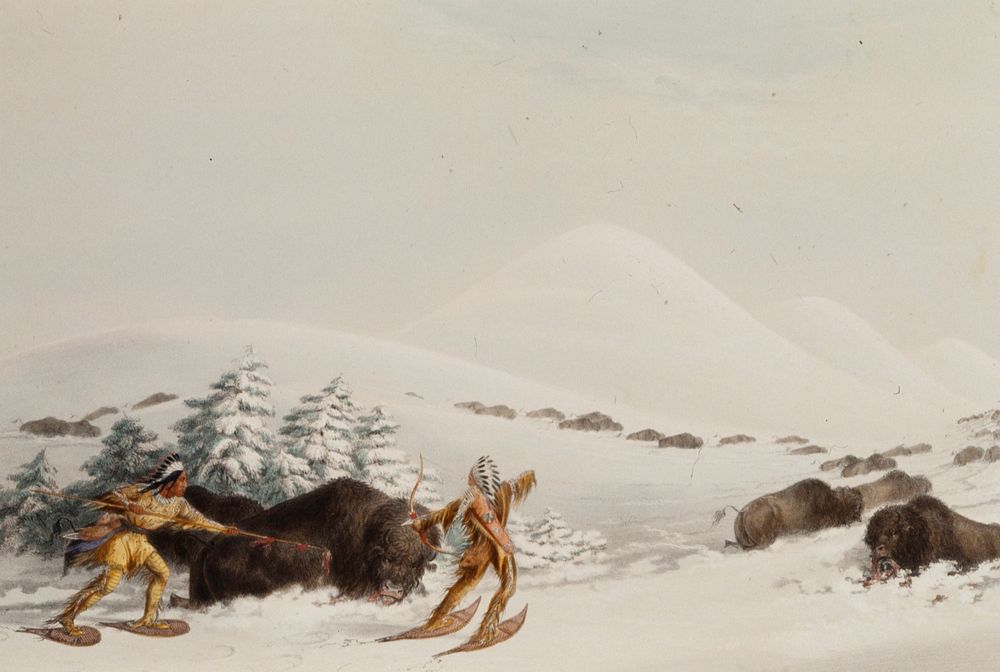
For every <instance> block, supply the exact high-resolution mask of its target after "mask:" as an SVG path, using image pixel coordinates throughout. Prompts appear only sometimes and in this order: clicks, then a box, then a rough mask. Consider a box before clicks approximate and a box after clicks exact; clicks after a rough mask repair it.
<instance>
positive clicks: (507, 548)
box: [469, 492, 514, 555]
mask: <svg viewBox="0 0 1000 672" xmlns="http://www.w3.org/2000/svg"><path fill="white" fill-rule="evenodd" d="M469 511H471V512H472V515H474V516H475V517H476V519H477V520H478V521H479V522H480V523H481V524H482V526H483V527H484V528H486V531H487V532H489V533H490V536H491V537H493V540H494V541H495V542H497V544H499V545H500V548H502V549H503V550H504V552H505V553H507V554H508V555H509V554H511V553H513V552H514V544H513V543H512V542H511V540H510V537H509V536H507V530H505V529H504V527H503V525H501V524H500V519H499V518H497V514H496V513H495V512H494V511H493V507H491V506H490V503H489V502H488V501H486V496H485V495H483V493H482V492H480V493H479V494H477V495H476V498H475V499H474V500H472V504H470V505H469Z"/></svg>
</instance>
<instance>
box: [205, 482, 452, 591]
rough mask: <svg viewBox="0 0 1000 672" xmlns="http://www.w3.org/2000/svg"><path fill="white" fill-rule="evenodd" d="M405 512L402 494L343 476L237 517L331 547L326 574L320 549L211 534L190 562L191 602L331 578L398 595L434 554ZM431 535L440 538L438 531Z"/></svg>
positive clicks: (247, 524)
mask: <svg viewBox="0 0 1000 672" xmlns="http://www.w3.org/2000/svg"><path fill="white" fill-rule="evenodd" d="M408 513H409V509H408V506H407V503H406V501H405V500H404V499H400V498H393V497H390V496H389V495H387V494H385V493H384V492H382V491H380V490H376V489H375V488H372V487H371V486H369V485H366V484H364V483H361V482H360V481H355V480H352V479H348V478H340V479H337V480H335V481H331V482H329V483H327V484H325V485H322V486H320V487H318V488H316V489H315V490H313V491H311V492H307V493H305V494H302V495H299V496H298V497H293V498H292V499H289V500H287V501H284V502H281V503H280V504H276V505H275V506H273V507H271V508H270V509H267V510H265V511H262V512H260V513H257V514H256V515H253V516H250V517H249V518H245V519H242V520H240V521H239V522H238V524H239V527H240V529H241V530H245V531H248V532H254V533H257V534H261V535H266V536H268V537H276V538H281V539H287V540H291V541H295V542H300V543H305V544H311V545H313V546H318V547H320V548H322V549H325V550H327V551H329V553H330V556H331V558H330V562H329V574H327V573H326V572H325V570H324V562H323V555H324V554H323V552H322V551H319V550H316V549H313V548H305V549H301V548H296V547H295V546H293V545H290V544H282V543H273V544H267V545H261V544H259V543H255V540H254V539H248V538H246V537H227V536H221V535H216V536H215V537H213V539H212V541H211V542H210V543H209V544H208V545H207V546H206V547H205V548H204V549H202V550H201V551H200V552H198V554H197V556H196V557H195V558H193V561H192V562H191V565H190V567H191V579H190V603H191V605H192V606H199V605H205V604H211V603H213V602H216V601H220V600H228V599H231V598H234V597H240V596H247V595H253V596H258V597H260V596H265V595H268V594H270V593H271V592H273V591H275V590H279V589H281V588H284V587H286V586H291V585H301V586H303V587H306V588H316V587H320V586H323V585H328V586H332V587H335V588H337V589H339V591H340V594H341V595H342V596H343V597H347V598H352V599H354V598H361V597H369V596H372V595H375V594H380V593H383V592H384V591H385V593H386V594H388V593H392V594H394V595H395V596H396V597H397V598H400V599H401V598H402V597H405V596H406V595H407V594H409V593H410V591H412V590H413V589H414V588H416V587H417V586H418V585H419V584H420V580H421V579H422V578H423V574H424V571H425V570H426V569H427V568H428V565H429V564H430V563H431V561H432V560H433V559H434V555H435V554H434V552H433V551H431V550H430V549H429V548H428V547H427V546H425V545H423V544H422V543H421V542H420V538H419V537H418V536H417V534H416V533H414V531H413V530H412V529H411V528H410V527H403V526H402V524H403V523H404V522H406V520H407V518H408ZM220 522H226V521H221V520H220ZM428 536H429V540H430V541H431V543H433V544H434V545H437V544H438V543H439V541H440V540H439V534H438V532H437V531H436V530H432V531H431V532H429V533H428Z"/></svg>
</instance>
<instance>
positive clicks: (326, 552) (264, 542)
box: [31, 488, 331, 574]
mask: <svg viewBox="0 0 1000 672" xmlns="http://www.w3.org/2000/svg"><path fill="white" fill-rule="evenodd" d="M31 492H34V493H37V494H39V495H45V496H47V497H61V498H62V499H71V500H74V501H77V502H85V503H87V504H90V505H92V506H96V507H98V508H107V509H118V510H121V511H130V510H131V509H129V508H128V507H127V506H125V505H123V504H115V503H114V502H103V501H101V500H98V499H87V498H85V497H76V496H74V495H67V494H63V493H61V492H54V491H52V490H42V489H41V488H32V490H31ZM136 515H141V516H150V517H152V518H159V519H161V520H166V521H168V522H171V523H178V524H182V525H188V526H190V527H197V528H200V529H202V530H208V531H210V532H225V531H226V529H228V528H226V527H225V526H217V525H206V524H204V523H199V522H197V521H194V520H188V519H185V518H174V517H172V516H166V515H164V514H162V513H156V512H155V511H143V512H142V513H141V514H136ZM236 534H237V535H239V536H242V537H254V538H256V539H259V540H260V541H257V542H254V545H255V546H269V545H271V544H272V543H275V542H277V543H279V544H289V545H291V546H295V548H296V550H299V551H304V550H306V549H307V548H312V549H314V550H317V551H322V552H323V569H324V571H325V572H326V573H327V574H329V573H330V570H329V567H330V558H331V554H330V549H328V548H322V547H321V546H314V545H313V544H306V543H303V542H300V541H292V540H291V539H282V538H280V537H269V536H267V535H264V534H257V533H255V532H247V531H246V530H241V529H239V528H237V531H236Z"/></svg>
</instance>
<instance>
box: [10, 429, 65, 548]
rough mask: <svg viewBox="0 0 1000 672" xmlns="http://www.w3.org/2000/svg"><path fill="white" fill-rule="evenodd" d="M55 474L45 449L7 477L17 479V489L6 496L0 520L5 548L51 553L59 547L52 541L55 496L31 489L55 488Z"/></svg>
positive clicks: (14, 480) (15, 485) (15, 482)
mask: <svg viewBox="0 0 1000 672" xmlns="http://www.w3.org/2000/svg"><path fill="white" fill-rule="evenodd" d="M55 476H56V470H55V467H53V466H52V465H51V464H49V461H48V459H46V457H45V450H44V449H42V450H41V451H39V453H38V454H37V455H35V458H34V459H33V460H31V461H30V462H27V463H25V464H22V465H21V466H20V467H18V469H17V471H16V472H14V473H13V474H11V475H10V476H8V477H7V478H8V479H9V480H11V481H13V482H14V488H13V489H12V490H9V491H8V494H7V495H6V496H5V497H4V499H5V500H6V502H5V504H6V506H5V512H4V516H3V519H2V520H0V526H2V528H3V529H2V531H0V537H2V538H3V543H4V550H5V551H13V552H15V553H18V554H21V553H27V552H37V553H46V554H48V553H52V552H54V551H55V550H56V548H55V547H54V546H53V544H52V543H51V539H52V524H53V522H54V521H53V520H51V518H52V515H53V514H52V510H51V504H52V502H53V498H51V497H46V496H45V495H40V494H37V493H35V492H32V490H34V489H36V488H37V489H42V490H55V489H56V481H55ZM60 545H61V544H60Z"/></svg>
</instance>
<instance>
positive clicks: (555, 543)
mask: <svg viewBox="0 0 1000 672" xmlns="http://www.w3.org/2000/svg"><path fill="white" fill-rule="evenodd" d="M507 530H508V532H509V533H510V536H511V540H512V541H513V542H514V546H515V547H516V548H517V553H518V561H517V564H518V565H519V566H521V567H522V568H524V569H534V568H538V567H545V566H548V565H554V564H559V563H576V564H578V563H582V562H595V561H599V560H600V559H601V558H602V557H603V555H604V550H605V549H606V548H607V541H606V540H605V539H604V537H603V536H601V533H600V532H597V531H596V530H589V531H586V532H581V531H579V530H573V529H571V528H570V527H569V525H567V524H566V521H564V520H563V518H562V515H560V514H559V513H558V512H557V511H555V510H553V509H546V510H545V515H544V516H543V517H542V518H541V519H540V520H535V521H531V520H528V521H525V520H523V519H522V518H520V517H514V516H512V517H511V519H510V520H509V521H508V525H507Z"/></svg>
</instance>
